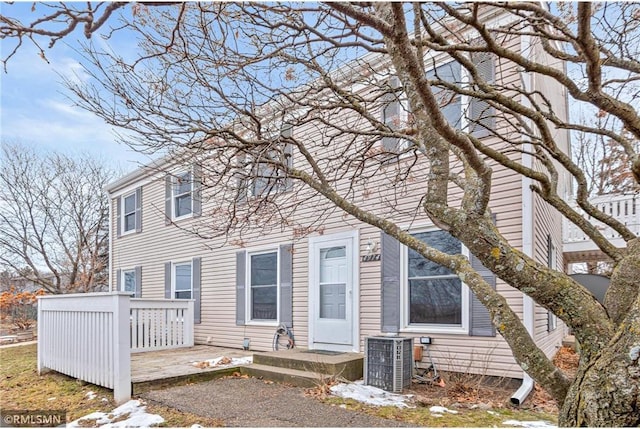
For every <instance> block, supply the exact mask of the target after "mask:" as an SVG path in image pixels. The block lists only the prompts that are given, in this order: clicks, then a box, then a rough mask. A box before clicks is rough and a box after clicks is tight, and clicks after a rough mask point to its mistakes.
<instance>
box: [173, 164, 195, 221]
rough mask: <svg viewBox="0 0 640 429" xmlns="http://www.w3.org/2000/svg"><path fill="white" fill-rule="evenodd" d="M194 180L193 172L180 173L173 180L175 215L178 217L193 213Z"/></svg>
mask: <svg viewBox="0 0 640 429" xmlns="http://www.w3.org/2000/svg"><path fill="white" fill-rule="evenodd" d="M192 191H193V180H192V179H191V172H185V173H182V174H178V175H176V176H175V178H174V182H173V217H174V218H178V217H182V216H187V215H190V214H191V213H192V198H191V193H192Z"/></svg>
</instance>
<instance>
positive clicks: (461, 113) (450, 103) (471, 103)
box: [381, 52, 495, 154]
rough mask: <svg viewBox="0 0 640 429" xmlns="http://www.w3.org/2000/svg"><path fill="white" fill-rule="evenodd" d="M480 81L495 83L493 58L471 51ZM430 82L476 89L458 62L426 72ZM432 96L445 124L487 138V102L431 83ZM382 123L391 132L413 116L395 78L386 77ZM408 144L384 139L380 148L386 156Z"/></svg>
mask: <svg viewBox="0 0 640 429" xmlns="http://www.w3.org/2000/svg"><path fill="white" fill-rule="evenodd" d="M470 59H471V62H472V63H473V65H474V66H475V68H476V71H477V73H478V76H479V78H480V79H482V80H484V81H485V82H487V83H493V82H494V80H495V59H494V57H493V56H492V55H491V54H489V53H486V52H474V53H473V54H471V56H470ZM426 77H427V79H429V80H431V81H434V82H435V81H440V82H444V83H451V84H455V85H457V86H461V87H465V86H466V87H467V88H469V87H470V88H471V89H475V90H477V89H478V88H477V85H473V84H471V85H469V83H468V82H469V81H470V76H469V73H468V72H467V70H466V69H463V68H462V66H461V64H460V63H459V62H457V61H451V62H448V63H445V64H442V65H440V66H438V67H436V68H433V69H431V70H429V71H428V72H427V74H426ZM432 90H433V94H434V96H435V97H436V99H437V100H438V104H439V105H440V111H441V112H442V114H443V115H444V117H445V119H446V120H447V122H448V123H449V124H450V125H451V126H453V127H454V128H455V129H458V130H462V129H464V130H466V131H468V132H470V133H471V134H473V135H474V136H476V137H483V136H486V135H489V134H490V133H491V130H492V129H494V128H495V109H494V108H493V107H492V106H491V105H490V103H489V102H488V101H487V100H484V99H480V98H469V97H463V96H461V95H460V94H458V93H456V92H455V91H452V90H450V89H447V88H446V87H445V86H444V85H442V84H440V85H437V84H434V85H433V86H432ZM382 100H383V103H384V105H383V108H382V118H381V119H382V122H383V123H384V124H385V125H386V126H388V127H389V128H390V129H391V130H401V129H403V128H405V127H408V126H410V125H411V122H412V115H411V113H410V107H409V103H408V100H407V98H406V95H404V93H403V92H402V90H401V82H400V80H399V79H398V77H397V76H392V77H391V78H389V80H388V82H387V85H386V93H385V94H384V96H383V98H382ZM409 144H410V142H409V141H408V140H405V139H401V138H399V137H383V138H382V147H383V149H384V150H385V152H387V153H396V154H397V153H402V152H403V151H405V150H406V149H407V148H408V147H409Z"/></svg>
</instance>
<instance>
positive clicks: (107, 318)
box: [38, 292, 193, 402]
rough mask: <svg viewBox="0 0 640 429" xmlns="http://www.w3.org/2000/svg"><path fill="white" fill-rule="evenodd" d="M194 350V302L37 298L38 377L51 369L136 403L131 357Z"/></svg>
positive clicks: (112, 296)
mask: <svg viewBox="0 0 640 429" xmlns="http://www.w3.org/2000/svg"><path fill="white" fill-rule="evenodd" d="M189 346H193V301H192V300H147V299H131V295H130V294H128V293H125V292H111V293H88V294H72V295H53V296H42V297H38V372H39V373H40V372H42V371H43V370H45V369H52V370H54V371H58V372H60V373H63V374H67V375H69V376H71V377H75V378H78V379H81V380H84V381H87V382H89V383H93V384H96V385H99V386H104V387H107V388H110V389H113V395H114V399H115V400H116V401H117V402H122V401H125V400H128V399H129V398H130V397H131V353H132V352H137V351H147V350H161V349H170V348H176V347H189Z"/></svg>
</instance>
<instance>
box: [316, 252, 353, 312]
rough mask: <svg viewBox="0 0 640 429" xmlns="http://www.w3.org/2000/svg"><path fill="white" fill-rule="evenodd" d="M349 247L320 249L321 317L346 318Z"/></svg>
mask: <svg viewBox="0 0 640 429" xmlns="http://www.w3.org/2000/svg"><path fill="white" fill-rule="evenodd" d="M346 289H347V248H346V247H345V246H336V247H327V248H325V249H320V299H319V302H320V318H321V319H343V320H344V319H346V312H345V308H346V302H347V298H346V294H345V292H346Z"/></svg>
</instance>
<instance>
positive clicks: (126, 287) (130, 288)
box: [122, 270, 136, 294]
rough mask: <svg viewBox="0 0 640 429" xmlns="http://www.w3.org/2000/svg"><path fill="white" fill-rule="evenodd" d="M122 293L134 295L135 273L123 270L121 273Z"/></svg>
mask: <svg viewBox="0 0 640 429" xmlns="http://www.w3.org/2000/svg"><path fill="white" fill-rule="evenodd" d="M122 291H123V292H130V293H132V294H135V293H136V271H135V270H124V271H122Z"/></svg>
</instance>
